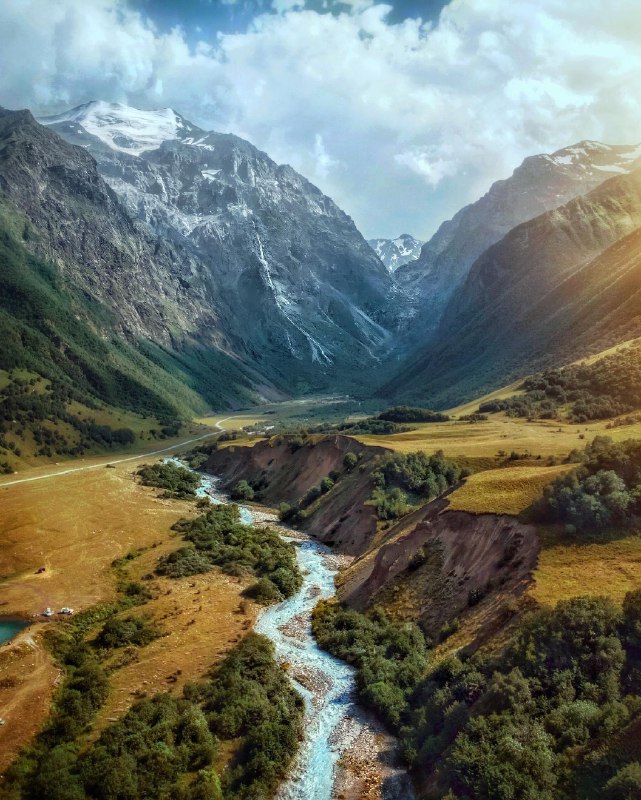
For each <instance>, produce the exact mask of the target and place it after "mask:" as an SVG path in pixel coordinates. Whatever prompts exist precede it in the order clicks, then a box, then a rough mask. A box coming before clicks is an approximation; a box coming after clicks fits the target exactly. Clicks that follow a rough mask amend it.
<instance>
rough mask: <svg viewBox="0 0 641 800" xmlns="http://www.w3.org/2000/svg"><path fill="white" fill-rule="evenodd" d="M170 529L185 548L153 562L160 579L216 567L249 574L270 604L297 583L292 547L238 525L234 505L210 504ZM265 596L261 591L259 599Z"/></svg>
mask: <svg viewBox="0 0 641 800" xmlns="http://www.w3.org/2000/svg"><path fill="white" fill-rule="evenodd" d="M174 529H175V530H177V531H179V532H180V533H182V535H183V538H184V539H185V540H186V541H187V543H188V544H187V545H186V546H185V547H182V548H180V549H179V550H176V551H175V552H174V553H169V554H168V555H166V556H163V557H162V558H161V559H160V560H159V562H158V566H157V568H156V572H157V573H158V574H160V575H168V576H169V577H172V578H179V577H183V576H185V575H195V574H197V573H200V572H208V571H209V570H210V569H212V568H213V567H214V566H218V567H220V568H221V569H222V570H223V571H225V572H227V573H228V574H231V575H239V576H245V575H254V576H255V577H256V578H259V579H261V578H264V579H265V580H267V581H269V582H271V583H272V585H273V587H274V591H271V590H270V596H271V597H272V602H273V600H275V599H279V600H280V599H282V598H283V597H289V596H290V595H291V594H293V593H294V592H296V591H298V589H299V588H300V586H301V584H302V576H301V574H300V570H299V569H298V564H297V562H296V554H295V549H294V546H293V545H292V544H290V543H289V542H285V541H284V540H283V539H282V538H281V537H280V536H279V534H278V533H277V532H276V531H275V530H273V529H272V528H257V527H253V526H252V525H243V524H242V523H241V522H240V512H239V510H238V506H235V505H219V506H212V507H210V508H209V509H208V510H207V511H206V512H205V513H204V514H201V515H200V516H199V517H196V518H195V519H184V520H180V521H179V522H178V523H176V525H174ZM261 585H262V584H261ZM267 596H268V595H267V593H266V592H262V593H261V598H263V600H261V601H264V599H265V598H267Z"/></svg>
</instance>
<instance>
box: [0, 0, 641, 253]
mask: <svg viewBox="0 0 641 800" xmlns="http://www.w3.org/2000/svg"><path fill="white" fill-rule="evenodd" d="M0 31H2V48H0V105H3V106H5V107H7V108H30V109H31V110H32V111H33V112H34V113H35V114H47V113H57V112H59V111H63V110H65V109H67V108H70V107H72V106H75V105H79V104H80V103H84V102H87V101H88V100H92V99H101V100H107V101H117V102H124V103H129V104H131V105H134V106H138V107H141V108H159V107H167V106H171V107H172V108H174V109H175V110H176V111H178V112H180V113H181V114H183V116H185V117H187V118H188V119H189V120H191V121H192V122H194V123H196V124H198V125H200V126H201V127H204V128H207V129H212V130H217V131H222V132H232V133H236V134H237V135H239V136H243V137H245V138H247V139H249V140H250V141H251V142H253V143H254V144H255V145H257V146H258V147H259V148H261V149H262V150H265V151H266V152H267V153H268V154H269V155H270V156H271V157H272V158H273V159H275V160H276V161H278V162H279V163H289V164H291V165H292V166H293V167H294V168H295V169H297V170H298V171H299V172H301V173H302V174H303V175H305V176H306V177H307V178H309V179H310V180H311V181H312V182H313V183H315V184H316V185H317V186H319V188H320V189H322V190H323V191H324V192H325V193H326V194H328V195H329V196H330V197H332V198H333V199H334V200H335V201H336V202H337V203H338V204H339V205H340V206H341V207H342V208H343V209H344V210H345V211H346V212H347V213H348V214H350V216H351V217H352V218H353V219H354V221H355V223H356V225H357V226H358V227H359V229H360V230H361V232H362V233H363V234H364V235H365V236H366V237H368V238H371V237H378V236H381V237H394V236H397V235H399V234H400V233H404V232H407V233H411V234H413V235H415V236H417V237H419V238H422V239H426V238H428V237H429V236H430V235H431V234H432V233H433V232H434V231H435V229H436V228H437V227H438V225H439V224H440V223H441V222H442V221H443V220H445V219H448V218H449V217H451V216H452V215H453V214H454V213H455V212H456V211H457V210H458V209H459V208H460V207H462V206H463V205H465V204H466V203H469V202H472V201H474V200H475V199H477V198H478V197H480V196H481V195H482V194H483V193H484V192H486V191H487V190H488V188H489V187H490V185H491V184H492V182H493V181H495V180H497V179H500V178H505V177H507V176H509V175H510V174H511V172H512V170H513V169H514V168H515V167H516V166H518V164H519V163H520V162H521V161H522V160H523V158H525V157H526V156H528V155H532V154H534V153H539V152H553V151H554V150H556V149H559V148H561V147H564V146H567V145H570V144H573V143H575V142H578V141H580V140H581V139H596V140H599V141H604V142H608V143H611V144H636V143H640V142H641V89H640V88H639V87H640V86H641V84H640V82H639V75H641V0H609V2H608V3H607V4H604V3H603V2H602V0H450V2H445V0H443V1H441V0H388V2H385V3H383V2H378V0H344V2H341V1H340V0H2V2H1V3H0Z"/></svg>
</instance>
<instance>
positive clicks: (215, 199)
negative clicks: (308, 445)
mask: <svg viewBox="0 0 641 800" xmlns="http://www.w3.org/2000/svg"><path fill="white" fill-rule="evenodd" d="M41 122H42V123H43V124H45V125H46V126H47V127H48V128H49V129H51V130H54V131H55V132H56V133H58V134H59V135H60V136H62V137H63V138H65V139H66V140H67V141H69V142H72V143H74V144H78V145H81V146H82V147H83V148H85V149H86V150H87V151H88V152H89V153H90V154H91V155H92V156H93V157H94V158H95V159H96V161H97V164H98V170H99V172H100V174H101V176H102V177H103V178H104V180H105V181H106V182H107V183H108V184H109V186H110V187H111V188H112V189H113V190H114V191H115V192H116V194H117V196H118V198H119V199H120V201H121V202H122V203H123V204H124V206H125V208H126V209H127V211H128V213H129V214H130V215H131V216H132V217H134V218H136V219H138V220H140V221H141V222H142V223H144V224H145V225H146V226H147V227H148V229H149V230H150V231H151V233H152V234H154V235H156V236H159V237H161V238H162V239H165V240H169V241H172V242H174V243H176V244H177V245H178V246H180V247H182V248H184V250H185V252H186V253H189V255H190V257H191V258H193V259H194V260H195V261H196V262H197V263H198V265H199V268H198V274H197V275H196V274H194V273H193V272H191V273H188V274H185V275H183V276H182V279H183V281H184V283H185V284H186V285H187V289H188V291H196V292H198V291H200V290H201V288H202V287H203V286H207V287H208V290H209V291H210V292H212V293H214V292H215V293H216V294H217V296H218V297H219V300H220V302H219V304H218V307H219V308H220V309H221V319H220V321H219V327H220V329H221V330H222V331H224V333H225V337H226V340H227V341H229V343H230V348H231V350H232V351H233V352H234V353H235V355H237V356H238V357H239V358H240V360H241V361H242V362H243V363H247V364H250V365H251V366H252V367H254V368H255V369H257V370H259V371H260V372H261V374H263V375H265V377H266V379H267V380H270V381H274V382H275V383H277V384H280V385H283V383H284V382H289V383H290V385H291V386H292V388H293V390H294V392H295V393H296V392H298V393H300V392H304V391H307V390H309V389H315V390H317V389H323V388H332V389H333V388H335V387H336V385H339V386H341V387H343V388H348V389H349V388H351V389H353V388H355V387H356V386H357V385H359V384H362V382H363V380H362V376H361V377H360V378H359V379H358V381H355V380H354V370H355V369H357V367H358V366H359V365H361V364H362V363H364V362H367V363H369V364H371V365H372V367H373V369H372V370H370V372H369V374H368V376H366V378H365V382H366V383H367V382H369V380H370V379H371V378H373V376H374V374H375V372H376V365H377V364H379V363H380V362H381V360H382V359H383V358H384V357H385V354H386V352H387V350H388V348H389V347H390V345H391V341H392V338H393V333H392V332H393V328H394V324H395V312H394V302H395V299H394V298H395V297H396V296H397V295H398V292H396V290H395V287H394V284H393V281H392V279H391V276H390V275H389V273H388V271H387V270H386V269H385V267H384V266H383V264H382V263H381V262H380V260H379V259H378V258H377V257H376V256H375V255H374V253H373V252H372V251H371V249H370V247H369V246H368V245H367V243H366V242H365V240H364V239H363V238H362V236H361V235H360V234H359V232H358V231H357V229H356V227H355V226H354V223H353V222H352V220H351V219H350V218H349V217H348V216H347V215H346V214H345V213H344V212H342V211H341V210H340V209H339V208H338V207H337V206H336V205H335V204H334V203H333V202H332V201H331V200H330V199H329V198H328V197H326V196H325V195H323V194H322V193H321V192H320V191H319V190H318V189H317V188H316V187H315V186H313V185H312V184H311V183H309V182H308V181H307V180H305V179H304V178H303V177H302V176H300V175H298V173H296V172H295V171H294V170H293V169H292V168H291V167H289V166H286V165H284V166H283V165H281V166H279V165H277V164H276V163H275V162H273V161H272V160H271V159H270V158H269V157H268V156H267V155H266V154H265V153H262V152H261V151H259V150H258V149H257V148H255V147H254V146H253V145H251V144H250V143H249V142H246V141H244V140H242V139H240V138H238V137H236V136H233V135H230V134H219V133H215V132H205V131H202V130H200V129H198V128H196V126H193V125H191V124H190V123H188V122H187V121H186V120H184V119H183V118H182V117H180V115H178V114H176V113H175V112H173V111H171V110H170V109H165V110H162V111H158V112H139V111H137V110H136V109H130V108H129V107H127V106H122V105H120V104H105V103H95V102H94V103H89V104H86V105H85V106H80V107H78V108H77V109H73V110H71V111H70V112H67V113H66V114H62V115H58V116H56V117H49V118H43V119H41ZM161 140H162V141H161ZM370 376H371V378H370Z"/></svg>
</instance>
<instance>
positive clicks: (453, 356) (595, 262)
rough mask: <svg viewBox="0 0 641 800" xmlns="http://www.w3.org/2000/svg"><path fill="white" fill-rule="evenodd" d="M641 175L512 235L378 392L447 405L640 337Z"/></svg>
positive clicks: (484, 260) (486, 256)
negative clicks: (432, 332)
mask: <svg viewBox="0 0 641 800" xmlns="http://www.w3.org/2000/svg"><path fill="white" fill-rule="evenodd" d="M640 228H641V170H637V171H635V172H632V173H631V174H629V175H620V176H619V177H616V178H612V179H610V180H608V181H606V182H605V183H603V184H602V185H600V186H599V187H598V188H596V189H595V190H593V191H592V192H590V193H589V194H587V195H586V196H585V197H578V198H576V199H575V200H572V201H571V202H569V203H567V204H565V205H564V206H562V207H560V208H558V209H555V210H554V211H550V212H547V213H545V214H542V215H541V216H539V217H536V218H535V219H533V220H530V221H529V222H526V223H523V224H522V225H519V226H517V227H516V228H514V229H513V230H512V231H510V233H508V234H507V236H505V237H504V238H503V239H502V240H501V241H500V242H498V243H497V244H495V245H493V246H492V247H490V248H488V249H487V250H486V251H485V252H484V253H483V254H482V255H481V256H480V257H479V258H478V259H477V260H476V261H475V263H474V264H473V266H472V268H471V270H470V273H469V275H468V277H467V279H466V281H465V283H464V284H463V286H461V287H460V288H459V290H458V291H457V292H456V293H455V295H454V296H453V298H452V300H451V302H450V304H449V305H448V307H447V309H446V311H445V314H444V315H443V318H442V320H441V323H440V326H439V328H438V330H437V332H436V335H435V337H434V339H433V340H432V345H431V346H430V347H429V348H428V349H426V350H424V351H423V352H422V353H421V354H419V355H418V356H417V357H416V359H414V360H413V362H412V363H411V364H408V366H407V367H406V368H405V369H404V370H403V371H402V372H401V373H400V374H399V375H398V376H397V377H396V378H395V379H394V380H393V381H391V382H390V383H389V384H388V385H387V386H386V387H385V388H384V390H383V393H384V394H385V395H393V396H395V397H415V398H416V397H419V396H423V397H429V398H430V400H431V401H433V402H436V403H438V404H443V405H447V404H449V403H450V402H451V401H454V402H456V401H458V400H460V399H461V398H463V397H468V396H470V395H473V394H476V393H480V392H481V391H483V390H484V389H486V388H489V387H492V386H496V385H497V384H500V383H501V382H507V381H509V380H510V379H514V378H516V377H518V376H519V375H522V374H523V373H524V372H528V371H530V370H532V369H534V368H538V367H543V366H546V365H558V364H560V363H563V361H567V360H568V359H570V358H572V357H575V356H579V355H583V354H585V353H586V352H589V351H590V350H595V349H596V350H598V349H602V348H603V347H605V346H607V345H609V344H614V343H616V342H618V341H622V340H623V339H625V338H628V337H629V336H633V335H637V336H638V335H639V333H640V332H641V318H640V317H639V308H638V305H639V298H638V295H639V286H640V285H641V284H640V283H639V280H640V278H641V275H640V274H639V272H640V270H641V262H640V260H639V258H640V251H639V229H640Z"/></svg>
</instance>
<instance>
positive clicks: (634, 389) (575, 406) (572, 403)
mask: <svg viewBox="0 0 641 800" xmlns="http://www.w3.org/2000/svg"><path fill="white" fill-rule="evenodd" d="M519 389H520V390H521V393H520V394H518V395H513V396H511V397H505V398H502V399H495V400H488V401H485V402H483V403H481V404H480V405H479V412H481V413H494V412H497V411H503V412H505V414H506V415H507V416H509V417H530V418H537V419H555V418H562V417H564V416H567V418H568V419H569V420H570V421H571V422H578V423H582V422H588V421H590V420H597V419H611V418H613V417H618V416H621V415H624V414H629V413H630V412H632V411H634V410H637V409H641V344H639V343H638V342H636V343H634V344H633V345H630V346H628V347H625V348H622V349H620V350H617V351H616V352H614V353H610V354H608V355H606V356H604V357H603V358H600V359H597V360H594V361H590V362H586V363H579V364H572V365H570V366H567V367H563V368H561V369H554V370H547V371H546V372H542V373H540V374H538V375H533V376H532V377H529V378H527V379H526V380H525V381H523V383H522V384H521V386H520V387H519ZM637 421H638V419H637V418H636V417H631V418H630V420H626V419H624V420H621V421H620V424H626V422H627V423H628V424H631V423H634V422H637Z"/></svg>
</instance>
